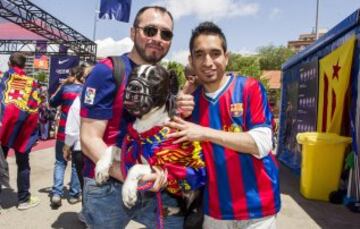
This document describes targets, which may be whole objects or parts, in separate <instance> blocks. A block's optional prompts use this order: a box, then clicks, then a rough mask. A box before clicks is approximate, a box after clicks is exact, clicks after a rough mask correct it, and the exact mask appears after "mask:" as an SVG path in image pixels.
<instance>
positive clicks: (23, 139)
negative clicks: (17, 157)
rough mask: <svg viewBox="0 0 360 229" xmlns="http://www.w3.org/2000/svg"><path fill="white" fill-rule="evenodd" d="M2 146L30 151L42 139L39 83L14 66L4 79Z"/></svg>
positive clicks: (1, 93)
mask: <svg viewBox="0 0 360 229" xmlns="http://www.w3.org/2000/svg"><path fill="white" fill-rule="evenodd" d="M0 82H1V83H0V99H1V109H0V110H1V115H0V117H1V123H2V126H1V127H0V142H1V145H2V146H7V147H9V148H13V149H14V150H15V151H17V152H20V153H24V152H28V151H29V150H30V149H31V147H32V146H33V145H34V144H35V142H36V141H37V139H38V126H37V125H38V118H39V115H38V108H39V102H40V100H39V97H38V93H39V84H38V83H37V81H36V80H34V79H33V78H31V77H28V76H26V75H25V72H24V71H23V69H21V68H18V67H14V68H11V69H9V71H7V72H5V73H4V75H3V76H2V77H1V79H0Z"/></svg>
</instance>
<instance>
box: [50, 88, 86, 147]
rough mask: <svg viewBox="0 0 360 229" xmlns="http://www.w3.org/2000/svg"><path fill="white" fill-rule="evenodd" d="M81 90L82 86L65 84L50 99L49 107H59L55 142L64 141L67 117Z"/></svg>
mask: <svg viewBox="0 0 360 229" xmlns="http://www.w3.org/2000/svg"><path fill="white" fill-rule="evenodd" d="M82 88H83V85H82V84H65V85H63V86H61V88H60V89H59V90H58V91H57V92H56V94H54V95H53V96H51V98H50V102H49V104H50V106H52V107H57V106H61V113H60V120H59V127H58V132H57V136H56V140H58V141H62V142H63V141H64V140H65V125H66V120H67V115H68V112H69V109H70V107H71V105H72V103H73V102H74V100H75V98H76V97H77V96H79V95H80V94H81V91H82Z"/></svg>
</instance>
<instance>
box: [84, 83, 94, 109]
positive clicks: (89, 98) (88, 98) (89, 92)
mask: <svg viewBox="0 0 360 229" xmlns="http://www.w3.org/2000/svg"><path fill="white" fill-rule="evenodd" d="M95 95H96V89H95V88H92V87H87V88H86V90H85V99H84V103H86V104H89V105H93V104H94V100H95Z"/></svg>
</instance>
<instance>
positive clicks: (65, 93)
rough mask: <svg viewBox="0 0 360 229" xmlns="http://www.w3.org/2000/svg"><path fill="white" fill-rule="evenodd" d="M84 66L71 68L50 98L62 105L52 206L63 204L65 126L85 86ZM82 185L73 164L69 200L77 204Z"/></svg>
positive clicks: (54, 105) (55, 104)
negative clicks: (70, 111)
mask: <svg viewBox="0 0 360 229" xmlns="http://www.w3.org/2000/svg"><path fill="white" fill-rule="evenodd" d="M83 76H84V68H82V67H80V66H76V67H73V68H71V69H70V72H69V77H68V78H67V80H66V81H65V82H64V84H62V85H60V87H59V88H58V90H57V91H56V92H55V93H54V94H53V95H52V96H51V98H50V102H49V104H50V106H52V107H58V106H60V120H59V125H58V131H57V136H56V145H55V167H54V185H53V187H52V193H51V199H50V202H51V206H52V207H54V208H57V207H60V206H61V198H62V197H63V194H64V193H63V188H64V174H65V169H66V166H67V161H66V160H65V159H64V157H63V148H64V141H65V126H66V121H67V115H68V111H69V108H70V106H71V105H72V103H73V101H74V100H75V98H76V97H78V96H79V95H80V93H81V91H82V88H83V82H84V77H83ZM80 194H81V187H80V183H79V178H78V175H77V172H76V167H75V164H74V163H72V165H71V179H70V190H69V198H68V202H69V203H70V204H75V203H77V202H79V201H80V200H81V195H80Z"/></svg>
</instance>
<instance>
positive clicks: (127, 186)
mask: <svg viewBox="0 0 360 229" xmlns="http://www.w3.org/2000/svg"><path fill="white" fill-rule="evenodd" d="M137 183H138V181H137V180H135V179H131V180H130V179H127V180H125V182H124V184H123V186H122V190H121V194H122V200H123V202H124V205H125V206H126V207H127V208H132V207H133V206H134V205H135V203H136V200H137Z"/></svg>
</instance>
